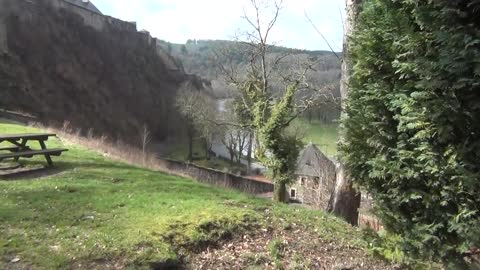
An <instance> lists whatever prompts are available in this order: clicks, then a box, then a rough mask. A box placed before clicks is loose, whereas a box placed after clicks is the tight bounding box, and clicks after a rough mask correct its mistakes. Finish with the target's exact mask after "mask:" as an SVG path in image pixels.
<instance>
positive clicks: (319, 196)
mask: <svg viewBox="0 0 480 270" xmlns="http://www.w3.org/2000/svg"><path fill="white" fill-rule="evenodd" d="M336 170H337V169H336V166H335V165H334V164H333V162H332V163H329V164H326V165H325V166H324V167H322V168H321V169H319V170H318V172H317V176H306V175H299V176H297V179H295V180H294V181H293V182H292V184H290V185H289V186H288V189H287V191H288V193H289V196H290V199H291V200H292V201H297V202H300V203H303V204H307V205H311V206H314V207H316V208H319V209H323V210H326V209H327V206H328V203H329V200H330V197H331V194H332V192H333V189H334V186H335V181H336V174H337V172H336ZM292 190H294V192H295V198H292V196H291V195H292Z"/></svg>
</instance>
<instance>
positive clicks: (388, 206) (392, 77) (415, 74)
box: [341, 0, 480, 263]
mask: <svg viewBox="0 0 480 270" xmlns="http://www.w3.org/2000/svg"><path fill="white" fill-rule="evenodd" d="M357 23H358V25H357V26H356V30H355V35H354V37H353V39H352V61H353V65H352V71H353V76H352V78H351V80H350V87H351V88H350V93H349V95H350V96H349V100H348V101H347V114H348V116H347V117H346V118H345V119H344V121H343V124H344V126H345V128H346V129H345V142H344V144H343V145H342V146H341V153H342V155H343V158H344V160H345V162H346V165H347V167H348V169H349V172H350V173H351V175H352V177H353V178H354V179H355V181H356V183H357V184H358V185H360V186H361V187H363V188H365V189H366V190H367V191H368V192H369V193H370V194H372V195H373V197H374V199H375V202H376V205H377V210H378V214H379V216H380V218H381V219H382V222H383V223H384V224H385V226H386V228H387V229H388V230H389V231H390V232H393V233H395V234H399V235H401V236H402V241H401V246H400V248H401V249H402V250H403V251H404V252H406V253H407V254H409V255H411V256H413V257H415V256H418V257H423V258H431V259H435V260H437V259H441V260H443V262H444V263H452V262H453V261H455V260H457V262H458V261H461V260H459V258H461V254H462V253H463V252H465V251H466V250H467V249H469V248H470V247H472V246H478V245H479V244H480V241H479V240H480V239H479V237H480V226H479V225H480V212H479V210H480V196H479V194H480V181H479V180H480V163H479V160H480V121H478V117H479V116H480V105H479V104H480V1H447V0H438V1H415V0H401V1H391V0H367V1H364V3H363V4H362V6H361V10H360V14H359V19H358V22H357Z"/></svg>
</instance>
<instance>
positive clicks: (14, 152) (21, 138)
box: [0, 133, 68, 166]
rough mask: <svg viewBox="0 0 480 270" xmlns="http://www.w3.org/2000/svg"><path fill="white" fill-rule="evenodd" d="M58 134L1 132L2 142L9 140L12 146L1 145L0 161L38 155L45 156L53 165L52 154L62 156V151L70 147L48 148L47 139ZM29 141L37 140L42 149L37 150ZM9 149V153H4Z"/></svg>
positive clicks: (49, 163)
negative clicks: (31, 146)
mask: <svg viewBox="0 0 480 270" xmlns="http://www.w3.org/2000/svg"><path fill="white" fill-rule="evenodd" d="M55 136H57V135H56V134H54V133H24V134H3V135H2V134H0V143H2V142H8V143H10V144H11V146H7V147H0V161H2V160H4V159H8V158H13V159H14V160H15V161H16V162H17V161H18V160H19V159H20V158H21V157H24V158H31V157H33V156H37V155H43V156H45V159H46V160H47V163H48V165H49V166H53V161H52V158H51V156H60V155H61V154H62V152H65V151H68V149H63V148H55V149H47V146H46V145H45V141H47V140H48V138H49V137H55ZM29 141H37V142H38V143H39V145H40V147H41V149H40V150H35V149H32V148H30V146H28V145H27V143H28V142H29ZM5 151H7V153H4V152H5Z"/></svg>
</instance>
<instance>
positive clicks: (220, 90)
mask: <svg viewBox="0 0 480 270" xmlns="http://www.w3.org/2000/svg"><path fill="white" fill-rule="evenodd" d="M159 45H160V46H161V47H162V48H163V49H164V50H165V51H167V52H168V53H169V54H171V55H173V56H174V57H175V58H176V59H177V64H178V65H180V66H183V68H184V70H185V72H187V73H189V74H195V75H198V76H201V77H202V78H204V79H207V80H210V81H211V82H212V88H213V91H214V92H215V93H216V95H217V96H218V97H225V96H228V95H229V91H231V89H230V87H229V86H228V85H226V84H225V81H224V79H223V78H222V77H221V74H220V73H219V70H218V63H228V62H229V61H232V60H233V62H235V64H237V65H238V67H239V72H240V73H242V72H243V73H246V69H247V67H248V63H249V59H248V55H247V54H246V53H245V51H246V50H247V46H248V45H245V44H242V43H240V42H235V41H225V40H189V41H188V42H187V43H186V44H173V43H169V42H166V41H161V40H160V41H159ZM279 55H288V56H287V57H286V58H285V59H284V63H283V65H281V66H280V70H279V72H280V73H288V72H289V70H290V69H291V68H294V67H296V66H297V63H298V62H307V61H309V62H312V63H314V65H313V67H314V71H313V72H311V73H310V74H309V75H308V80H309V81H310V82H311V83H313V84H315V85H317V86H323V85H327V84H329V85H330V84H335V85H337V87H335V89H334V90H333V91H332V94H333V95H334V96H336V97H339V96H340V90H339V84H338V83H339V81H340V74H341V67H340V66H341V65H340V60H339V59H338V58H337V56H336V55H335V54H334V53H332V52H330V51H306V50H298V49H291V48H285V47H280V46H271V47H270V48H269V55H268V56H269V57H270V58H272V59H273V58H275V57H276V56H279ZM337 55H338V56H339V57H341V53H337ZM278 83H279V82H277V84H278ZM274 84H275V81H274ZM279 88H280V87H279ZM310 113H311V114H312V115H314V116H315V118H318V120H321V121H326V122H331V121H333V120H335V119H338V117H339V115H340V111H339V108H337V107H336V106H334V105H333V104H327V105H323V106H322V107H318V108H314V109H312V110H311V112H310ZM309 117H310V116H309Z"/></svg>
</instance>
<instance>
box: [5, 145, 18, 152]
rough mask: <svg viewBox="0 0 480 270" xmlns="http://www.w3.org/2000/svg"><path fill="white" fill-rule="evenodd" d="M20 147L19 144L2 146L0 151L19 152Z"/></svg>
mask: <svg viewBox="0 0 480 270" xmlns="http://www.w3.org/2000/svg"><path fill="white" fill-rule="evenodd" d="M19 148H20V147H18V146H9V147H1V148H0V151H10V152H17V151H18V150H19Z"/></svg>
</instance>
